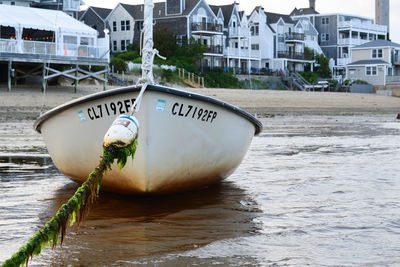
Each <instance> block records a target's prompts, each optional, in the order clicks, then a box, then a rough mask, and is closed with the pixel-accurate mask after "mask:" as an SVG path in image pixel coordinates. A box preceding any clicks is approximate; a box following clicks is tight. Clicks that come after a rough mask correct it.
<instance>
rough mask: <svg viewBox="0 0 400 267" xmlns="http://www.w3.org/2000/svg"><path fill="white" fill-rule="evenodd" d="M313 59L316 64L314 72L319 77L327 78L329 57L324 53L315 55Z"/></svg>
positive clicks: (328, 75)
mask: <svg viewBox="0 0 400 267" xmlns="http://www.w3.org/2000/svg"><path fill="white" fill-rule="evenodd" d="M315 61H316V62H317V64H318V66H317V67H316V68H315V72H317V73H318V74H319V75H320V76H321V77H324V78H329V77H330V75H331V69H330V68H329V58H328V57H326V56H325V55H324V54H318V55H315Z"/></svg>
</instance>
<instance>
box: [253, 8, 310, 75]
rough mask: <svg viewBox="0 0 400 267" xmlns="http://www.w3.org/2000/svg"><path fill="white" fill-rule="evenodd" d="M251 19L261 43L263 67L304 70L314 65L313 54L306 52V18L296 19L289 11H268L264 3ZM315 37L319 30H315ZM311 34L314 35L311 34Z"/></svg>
mask: <svg viewBox="0 0 400 267" xmlns="http://www.w3.org/2000/svg"><path fill="white" fill-rule="evenodd" d="M249 22H250V24H251V25H253V26H252V29H251V33H252V34H253V33H254V35H255V36H254V37H253V42H254V44H258V45H259V49H260V50H261V51H260V56H261V61H260V62H261V64H260V65H261V66H260V67H261V68H266V69H272V70H274V71H278V70H290V71H304V69H305V66H307V65H308V66H310V69H312V65H313V63H314V60H313V59H312V57H310V58H307V55H305V54H304V47H305V40H306V35H305V33H306V32H307V33H311V32H312V31H310V28H308V30H307V31H305V29H306V26H307V25H308V24H306V22H303V21H302V20H297V21H296V20H293V19H292V18H291V17H290V16H289V15H284V14H277V13H272V12H266V11H265V10H264V8H263V7H256V8H255V9H254V10H253V12H252V13H251V15H250V18H249ZM312 35H313V36H314V38H315V35H316V32H312ZM307 38H310V39H311V37H307Z"/></svg>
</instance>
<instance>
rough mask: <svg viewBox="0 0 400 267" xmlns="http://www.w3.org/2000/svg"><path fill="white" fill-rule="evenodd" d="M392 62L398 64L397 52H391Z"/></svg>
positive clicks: (399, 56)
mask: <svg viewBox="0 0 400 267" xmlns="http://www.w3.org/2000/svg"><path fill="white" fill-rule="evenodd" d="M392 64H393V65H400V55H399V53H398V52H396V53H392Z"/></svg>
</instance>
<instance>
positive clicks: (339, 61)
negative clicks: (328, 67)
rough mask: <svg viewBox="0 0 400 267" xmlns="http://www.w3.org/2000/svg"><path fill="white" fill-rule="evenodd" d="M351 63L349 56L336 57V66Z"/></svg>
mask: <svg viewBox="0 0 400 267" xmlns="http://www.w3.org/2000/svg"><path fill="white" fill-rule="evenodd" d="M350 63H351V58H338V59H337V65H338V66H343V67H344V66H346V65H348V64H350Z"/></svg>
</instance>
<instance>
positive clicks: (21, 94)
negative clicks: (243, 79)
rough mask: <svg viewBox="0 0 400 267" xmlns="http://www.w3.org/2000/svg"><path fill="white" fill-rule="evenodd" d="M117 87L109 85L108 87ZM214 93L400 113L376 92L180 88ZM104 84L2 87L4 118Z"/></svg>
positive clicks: (255, 108) (259, 104) (31, 115)
mask: <svg viewBox="0 0 400 267" xmlns="http://www.w3.org/2000/svg"><path fill="white" fill-rule="evenodd" d="M112 88H117V87H109V88H108V90H110V89H112ZM179 89H182V90H188V91H191V92H195V93H199V94H203V95H206V96H211V97H214V98H217V99H220V100H223V101H226V102H228V103H230V104H233V105H235V106H238V107H240V108H243V109H245V110H247V111H249V112H252V113H253V112H257V113H259V114H261V115H262V114H271V113H272V114H276V113H312V114H343V113H359V112H372V113H389V112H391V113H396V114H397V113H399V112H400V98H396V97H390V96H378V95H375V94H350V93H332V92H299V91H275V90H241V89H215V88H204V89H193V88H179ZM102 90H103V88H102V86H99V85H97V86H95V85H93V86H81V87H79V89H78V92H77V93H74V88H73V87H61V86H57V87H49V88H48V90H47V91H46V94H45V96H44V97H43V94H42V92H41V89H40V87H17V88H14V89H12V91H11V92H8V91H7V89H6V87H4V86H1V87H0V117H1V120H3V121H7V120H10V119H35V118H37V117H38V115H39V114H40V112H44V111H47V110H49V109H51V108H53V107H56V106H58V105H60V104H63V103H65V102H67V101H71V100H74V99H76V98H79V97H81V96H85V95H88V94H91V93H95V92H101V91H102Z"/></svg>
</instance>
